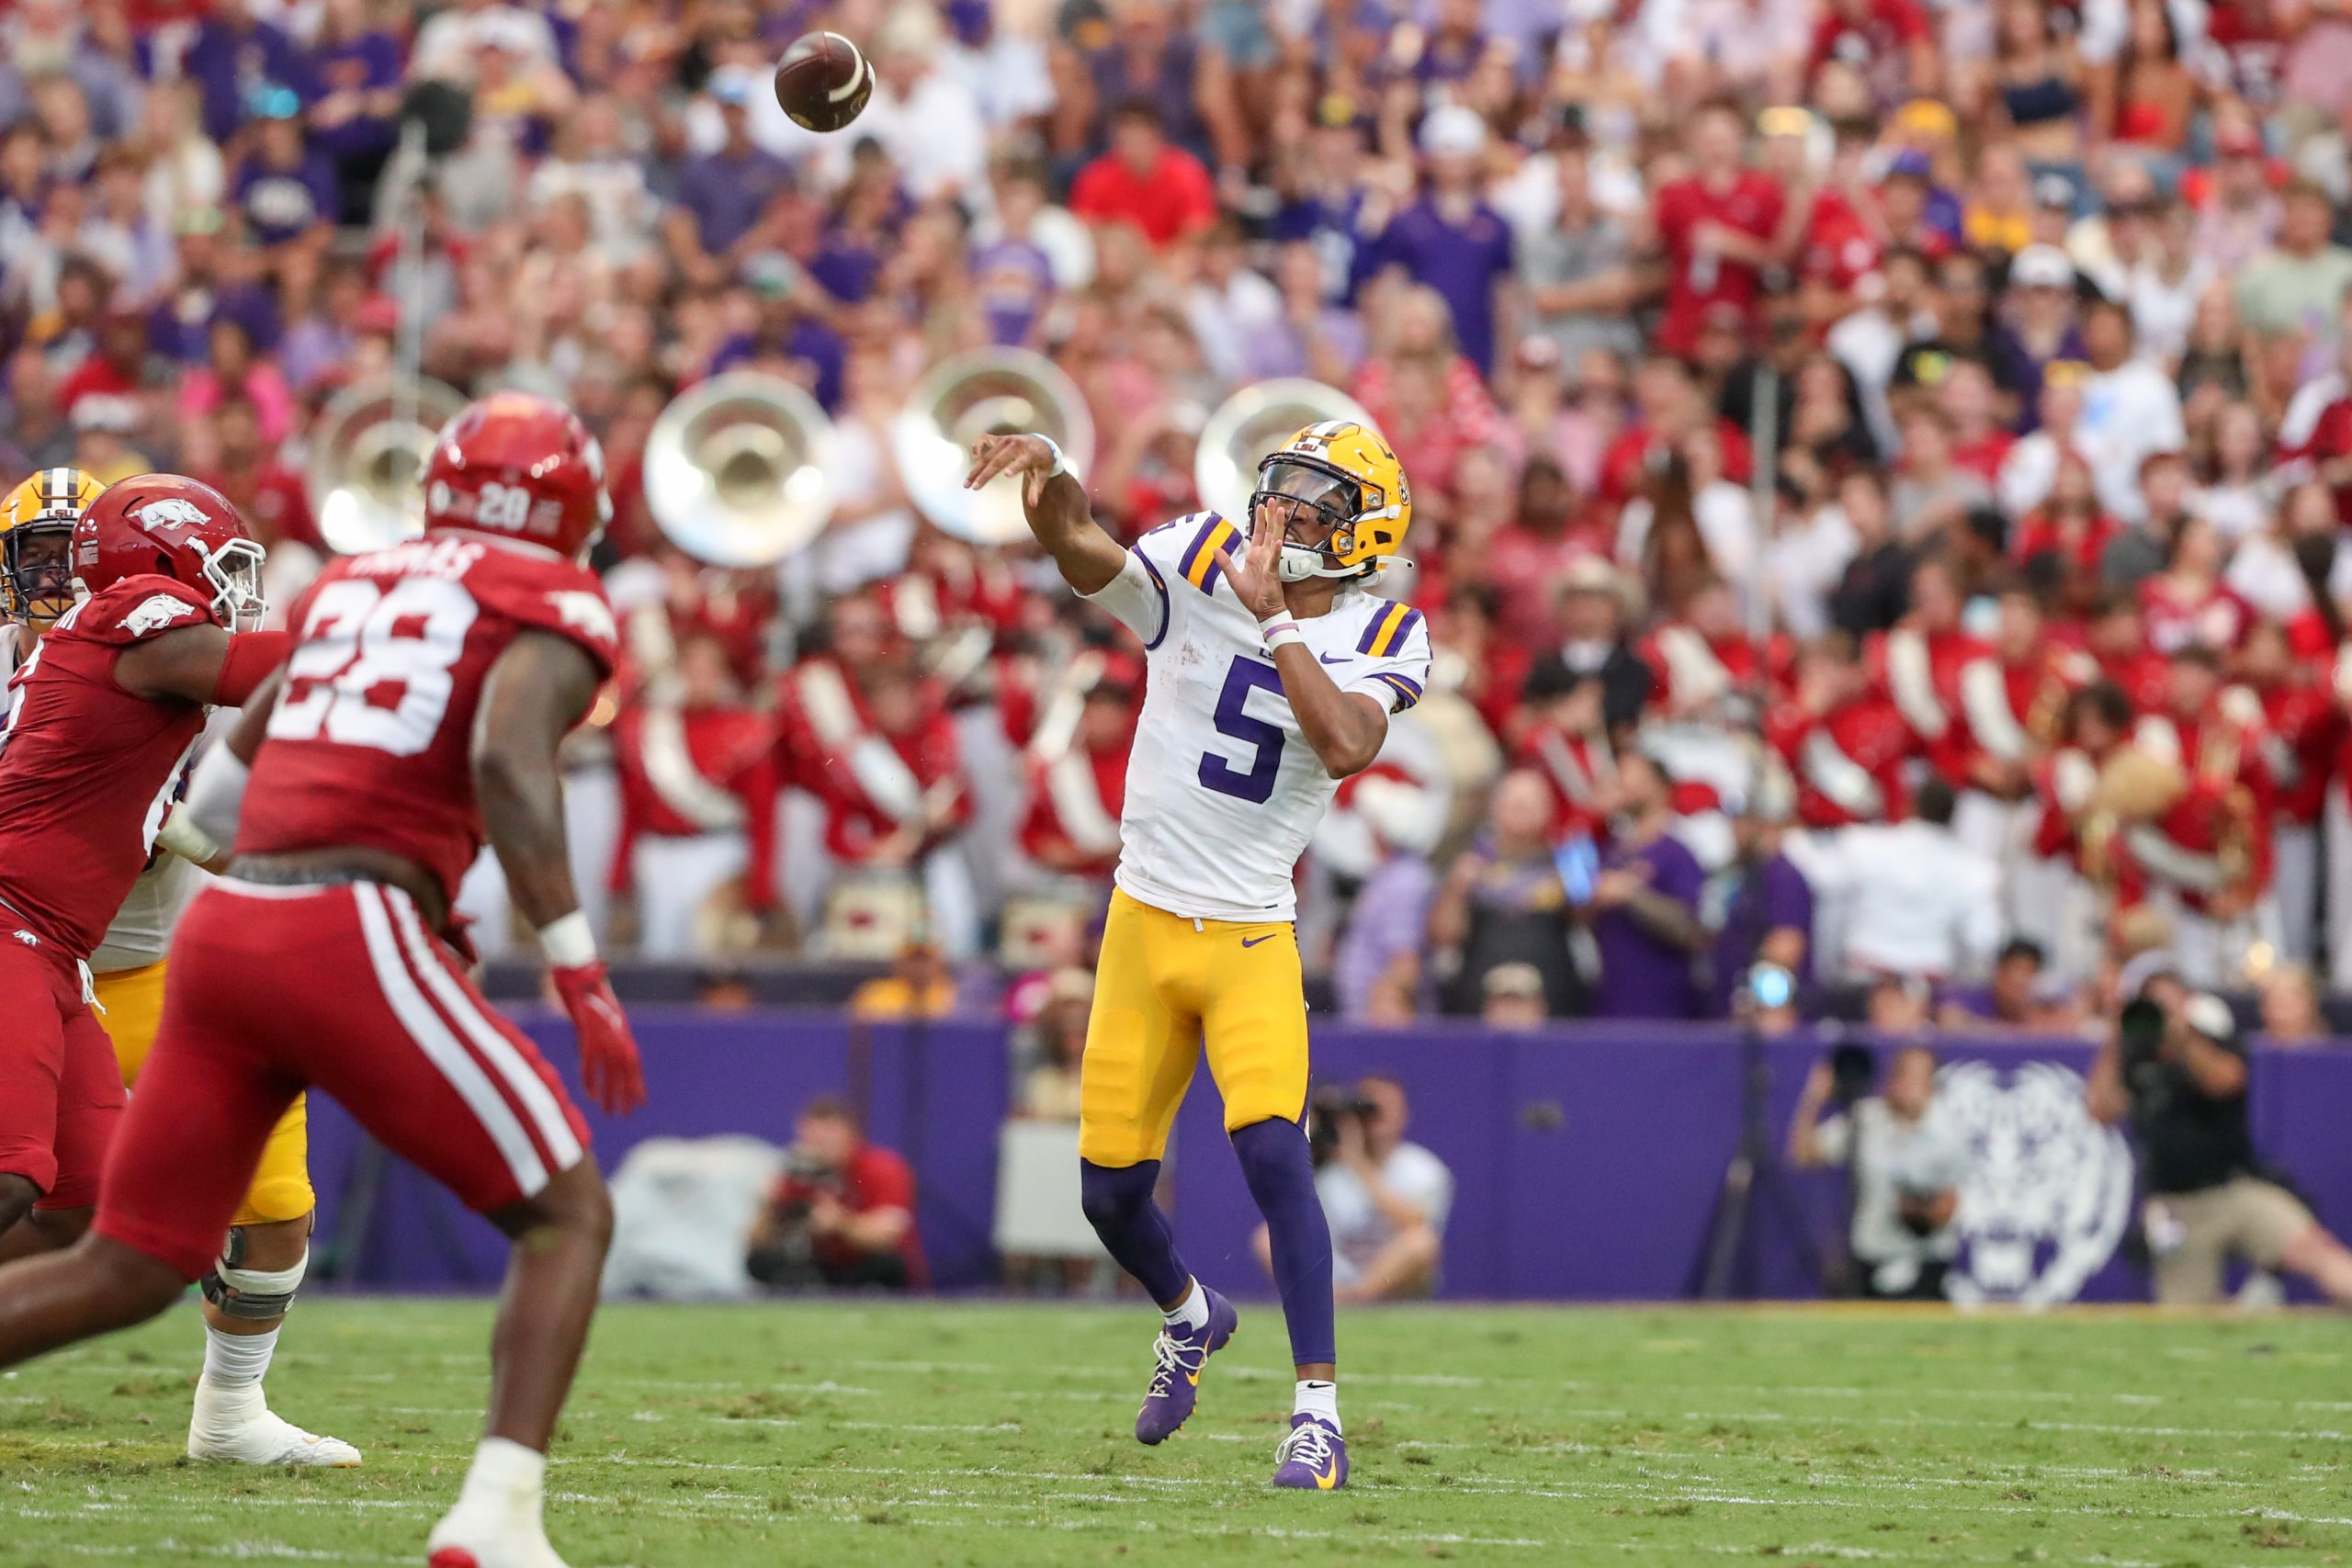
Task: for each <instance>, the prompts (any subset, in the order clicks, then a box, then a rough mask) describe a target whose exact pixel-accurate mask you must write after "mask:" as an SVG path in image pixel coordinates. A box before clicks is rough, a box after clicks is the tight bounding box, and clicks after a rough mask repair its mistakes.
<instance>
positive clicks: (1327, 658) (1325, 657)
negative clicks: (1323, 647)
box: [1317, 653, 1355, 664]
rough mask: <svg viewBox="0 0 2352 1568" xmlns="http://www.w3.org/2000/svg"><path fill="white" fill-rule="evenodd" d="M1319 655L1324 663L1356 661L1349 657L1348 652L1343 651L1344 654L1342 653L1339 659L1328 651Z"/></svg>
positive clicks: (1350, 662)
mask: <svg viewBox="0 0 2352 1568" xmlns="http://www.w3.org/2000/svg"><path fill="white" fill-rule="evenodd" d="M1317 657H1318V658H1320V659H1321V660H1323V662H1324V663H1326V664H1353V663H1354V662H1355V660H1352V659H1351V658H1349V657H1348V656H1347V655H1346V654H1344V653H1343V654H1341V655H1340V657H1339V658H1337V659H1334V658H1332V657H1331V656H1330V655H1329V654H1328V653H1325V654H1320V655H1317Z"/></svg>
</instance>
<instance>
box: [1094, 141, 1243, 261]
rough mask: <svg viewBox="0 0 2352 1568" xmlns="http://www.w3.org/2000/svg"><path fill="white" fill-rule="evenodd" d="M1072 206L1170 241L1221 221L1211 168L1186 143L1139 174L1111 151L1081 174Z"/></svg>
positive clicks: (1098, 219) (1096, 217)
mask: <svg viewBox="0 0 2352 1568" xmlns="http://www.w3.org/2000/svg"><path fill="white" fill-rule="evenodd" d="M1069 209H1070V210H1071V211H1072V212H1074V213H1076V214H1078V216H1080V218H1083V219H1085V220H1087V221H1088V222H1090V223H1103V222H1116V221H1125V222H1128V223H1132V224H1134V225H1135V226H1136V228H1138V229H1140V230H1142V231H1143V235H1144V238H1145V239H1147V240H1149V241H1150V242H1151V243H1153V244H1155V245H1164V244H1166V243H1168V242H1170V240H1173V239H1175V238H1177V237H1178V236H1179V235H1181V234H1185V233H1189V232H1191V231H1193V230H1194V229H1205V228H1207V227H1208V226H1209V225H1210V224H1211V223H1214V222H1216V185H1215V183H1214V182H1213V181H1211V180H1210V178H1209V172H1208V169H1207V168H1206V167H1205V166H1204V164H1202V163H1201V161H1200V160H1199V159H1198V158H1195V157H1193V155H1192V154H1191V153H1190V152H1185V151H1184V150H1183V149H1182V147H1165V146H1164V147H1162V148H1160V150H1159V162H1158V163H1156V164H1153V165H1152V167H1151V169H1150V172H1149V173H1148V174H1142V175H1138V174H1136V172H1135V170H1133V169H1132V168H1129V167H1128V166H1127V164H1126V162H1125V160H1124V159H1122V158H1120V157H1119V156H1118V155H1117V154H1116V153H1113V152H1105V153H1103V155H1102V156H1101V157H1099V158H1097V159H1095V160H1094V162H1092V163H1091V164H1087V165H1086V167H1084V168H1083V169H1080V171H1079V172H1078V178H1077V180H1076V181H1074V182H1073V183H1072V184H1071V186H1070V187H1069Z"/></svg>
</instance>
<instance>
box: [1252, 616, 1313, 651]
mask: <svg viewBox="0 0 2352 1568" xmlns="http://www.w3.org/2000/svg"><path fill="white" fill-rule="evenodd" d="M1258 634H1259V635H1260V636H1261V637H1264V638H1265V639H1266V651H1267V652H1269V653H1272V651H1273V650H1274V649H1278V648H1287V647H1289V646H1290V645H1291V644H1292V643H1297V644H1298V645H1299V646H1300V647H1302V648H1304V647H1305V646H1306V633H1305V632H1302V631H1300V630H1299V629H1298V623H1297V622H1296V621H1294V620H1292V619H1291V618H1290V617H1289V616H1288V615H1275V616H1273V617H1272V618H1270V619H1267V620H1263V621H1260V622H1259V623H1258Z"/></svg>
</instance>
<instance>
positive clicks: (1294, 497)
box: [1250, 452, 1364, 582]
mask: <svg viewBox="0 0 2352 1568" xmlns="http://www.w3.org/2000/svg"><path fill="white" fill-rule="evenodd" d="M1362 496H1363V490H1362V487H1361V486H1360V485H1359V484H1358V483H1357V481H1356V480H1355V479H1352V478H1351V477H1350V476H1348V475H1347V474H1345V473H1342V472H1340V471H1339V470H1338V469H1335V468H1329V467H1326V466H1324V465H1323V464H1320V463H1316V462H1312V461H1307V460H1303V459H1301V458H1300V457H1297V456H1296V455H1295V454H1292V453H1288V452H1276V453H1274V454H1272V456H1270V457H1267V458H1266V460H1265V461H1264V462H1262V463H1261V464H1259V465H1258V488H1257V490H1256V491H1253V492H1251V494H1250V527H1251V528H1252V529H1255V528H1256V527H1257V526H1258V525H1259V521H1260V513H1261V510H1264V509H1268V508H1276V509H1278V511H1277V512H1276V513H1272V514H1278V515H1282V516H1283V518H1284V522H1283V545H1282V553H1281V555H1280V556H1279V557H1277V558H1276V561H1275V573H1276V575H1277V576H1279V577H1280V578H1281V579H1282V581H1284V582H1300V581H1305V580H1306V579H1307V578H1310V577H1355V576H1358V575H1360V574H1361V573H1362V572H1363V570H1364V569H1363V567H1362V566H1347V565H1342V564H1341V563H1340V559H1339V557H1340V555H1341V554H1344V553H1345V552H1346V551H1348V550H1349V549H1351V548H1352V547H1353V543H1354V536H1355V525H1356V522H1357V519H1358V516H1359V513H1358V506H1359V503H1360V502H1361V498H1362ZM1314 523H1321V524H1323V525H1325V528H1324V536H1323V538H1322V539H1321V540H1320V541H1319V542H1317V543H1316V544H1311V545H1310V544H1306V543H1302V542H1298V541H1295V540H1294V539H1293V538H1292V534H1293V532H1294V531H1295V530H1296V529H1297V528H1298V527H1299V526H1300V525H1302V524H1307V525H1312V524H1314Z"/></svg>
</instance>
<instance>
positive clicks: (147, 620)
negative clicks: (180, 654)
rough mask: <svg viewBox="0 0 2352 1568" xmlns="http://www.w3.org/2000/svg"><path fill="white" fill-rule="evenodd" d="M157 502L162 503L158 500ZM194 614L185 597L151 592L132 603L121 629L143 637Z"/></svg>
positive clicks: (193, 606) (177, 503)
mask: <svg viewBox="0 0 2352 1568" xmlns="http://www.w3.org/2000/svg"><path fill="white" fill-rule="evenodd" d="M157 504H158V505H162V504H164V502H157ZM170 504H172V505H175V506H176V505H185V504H186V502H171V503H170ZM195 614H196V606H195V605H193V604H189V603H188V602H187V600H185V599H175V598H173V597H172V596H171V595H170V594H168V593H152V594H149V595H148V596H147V597H146V598H144V599H142V600H141V601H140V602H139V603H138V604H136V605H134V606H133V607H132V608H131V611H130V614H129V615H125V616H123V618H122V629H123V630H124V631H127V632H129V633H130V635H131V636H132V637H145V636H146V635H147V634H148V633H149V632H159V631H162V630H163V629H164V627H165V626H170V625H171V624H172V623H173V622H174V621H176V620H179V619H181V618H182V617H184V616H187V615H195Z"/></svg>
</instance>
